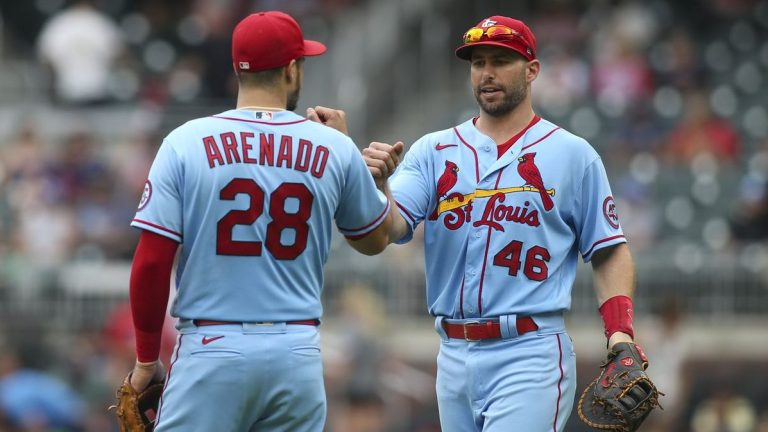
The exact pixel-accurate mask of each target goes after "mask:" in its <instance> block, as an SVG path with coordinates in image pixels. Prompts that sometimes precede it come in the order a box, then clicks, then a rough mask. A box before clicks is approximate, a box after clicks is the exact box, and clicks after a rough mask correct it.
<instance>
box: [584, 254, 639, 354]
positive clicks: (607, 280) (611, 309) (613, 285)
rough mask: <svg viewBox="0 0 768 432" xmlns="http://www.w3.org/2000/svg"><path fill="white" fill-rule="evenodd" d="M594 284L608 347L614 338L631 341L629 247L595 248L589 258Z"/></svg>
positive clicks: (632, 284) (632, 269)
mask: <svg viewBox="0 0 768 432" xmlns="http://www.w3.org/2000/svg"><path fill="white" fill-rule="evenodd" d="M592 267H593V270H594V288H595V293H596V295H597V300H598V304H599V311H600V315H601V317H602V319H603V324H604V326H605V336H606V338H607V339H608V347H609V348H610V347H612V346H613V345H614V344H615V343H617V342H631V341H632V340H633V338H634V330H633V325H632V320H633V315H634V308H633V305H632V297H633V295H634V292H635V266H634V263H633V261H632V255H631V254H630V251H629V247H628V246H627V245H626V244H620V245H617V246H614V247H611V248H607V249H605V250H602V251H598V252H597V253H596V254H595V256H594V257H593V260H592Z"/></svg>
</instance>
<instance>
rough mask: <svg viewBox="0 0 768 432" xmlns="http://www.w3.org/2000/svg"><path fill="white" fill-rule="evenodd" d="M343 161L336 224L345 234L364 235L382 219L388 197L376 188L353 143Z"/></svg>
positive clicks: (347, 235) (386, 210)
mask: <svg viewBox="0 0 768 432" xmlns="http://www.w3.org/2000/svg"><path fill="white" fill-rule="evenodd" d="M351 145H352V146H353V147H354V149H353V150H352V152H351V153H352V155H351V157H350V158H349V163H348V164H347V171H346V176H345V179H344V187H343V190H342V193H341V200H340V201H339V205H338V207H337V208H336V214H335V219H336V227H337V228H338V229H339V232H341V233H342V234H344V236H345V237H347V238H349V239H352V240H355V239H359V238H362V237H365V236H366V235H367V234H368V233H370V232H371V231H373V230H375V229H376V228H378V227H379V225H381V224H382V222H384V220H385V219H386V217H387V213H388V212H389V200H388V199H387V197H386V196H385V195H384V194H383V193H382V192H381V191H379V190H378V189H377V188H376V184H375V183H374V182H373V177H371V173H370V172H369V171H368V166H367V165H366V164H365V161H364V160H363V157H362V156H361V154H360V152H359V151H358V150H357V147H356V146H355V145H354V144H351Z"/></svg>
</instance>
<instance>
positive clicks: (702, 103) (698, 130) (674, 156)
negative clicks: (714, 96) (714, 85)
mask: <svg viewBox="0 0 768 432" xmlns="http://www.w3.org/2000/svg"><path fill="white" fill-rule="evenodd" d="M664 153H665V155H666V157H667V158H668V159H670V160H672V161H675V162H683V163H687V162H690V161H691V160H692V159H693V158H694V156H696V155H698V154H700V153H711V154H712V155H713V156H714V157H716V158H717V159H718V161H720V163H721V164H723V163H732V162H736V161H737V159H738V158H739V157H740V156H741V138H740V137H739V134H738V133H737V131H736V130H735V128H734V127H733V125H732V124H731V123H730V122H729V121H728V120H726V119H723V118H720V117H717V116H716V115H715V114H714V113H713V112H712V107H711V105H710V103H709V100H708V98H707V95H706V94H705V93H704V92H703V91H693V92H690V93H688V94H687V96H686V99H685V108H684V112H683V118H682V121H681V122H680V123H679V124H678V125H677V127H675V128H674V129H673V130H672V132H671V133H670V134H669V136H667V139H666V143H665V149H664Z"/></svg>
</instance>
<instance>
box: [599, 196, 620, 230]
mask: <svg viewBox="0 0 768 432" xmlns="http://www.w3.org/2000/svg"><path fill="white" fill-rule="evenodd" d="M603 216H605V220H607V221H608V224H609V225H610V226H612V227H613V229H619V215H618V214H616V202H615V201H613V197H612V196H610V195H608V196H607V197H606V198H605V201H603Z"/></svg>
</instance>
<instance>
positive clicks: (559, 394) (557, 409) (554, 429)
mask: <svg viewBox="0 0 768 432" xmlns="http://www.w3.org/2000/svg"><path fill="white" fill-rule="evenodd" d="M555 336H557V350H558V351H559V352H560V362H559V366H560V379H559V380H558V381H557V404H556V405H555V423H554V424H553V425H552V432H557V416H558V415H559V414H560V398H562V396H563V391H562V389H561V388H560V385H561V384H562V383H563V376H564V375H565V373H564V372H563V346H562V344H561V343H560V335H559V334H557V335H555Z"/></svg>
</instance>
